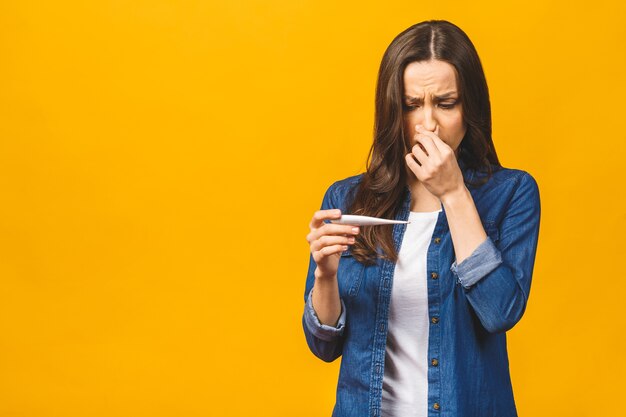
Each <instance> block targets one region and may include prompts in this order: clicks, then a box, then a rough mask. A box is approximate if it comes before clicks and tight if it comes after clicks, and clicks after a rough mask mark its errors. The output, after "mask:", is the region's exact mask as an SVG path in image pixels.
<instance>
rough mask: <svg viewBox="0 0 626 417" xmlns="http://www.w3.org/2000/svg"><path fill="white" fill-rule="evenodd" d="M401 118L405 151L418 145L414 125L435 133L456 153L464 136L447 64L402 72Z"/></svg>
mask: <svg viewBox="0 0 626 417" xmlns="http://www.w3.org/2000/svg"><path fill="white" fill-rule="evenodd" d="M404 95H405V97H404V98H403V108H404V111H403V116H404V131H405V134H406V135H408V137H407V138H405V140H406V141H407V145H409V146H408V149H411V148H412V147H413V146H414V145H415V144H416V143H417V141H416V140H415V139H414V138H413V136H414V135H415V125H417V124H420V125H422V126H423V127H424V128H425V129H428V130H430V131H432V132H435V133H436V134H437V136H439V138H440V139H441V140H443V141H444V142H445V143H446V144H447V145H448V146H450V147H451V148H452V149H453V150H454V152H455V153H457V152H458V147H459V144H460V143H461V140H462V139H463V137H464V136H465V130H466V127H465V124H464V123H463V109H462V108H461V101H460V100H459V89H458V86H457V81H456V69H455V68H454V67H453V66H452V65H450V64H448V63H447V62H443V61H438V60H430V61H419V62H412V63H410V64H409V65H407V67H406V69H405V71H404Z"/></svg>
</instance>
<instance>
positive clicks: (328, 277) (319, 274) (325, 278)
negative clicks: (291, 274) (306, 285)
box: [313, 268, 337, 282]
mask: <svg viewBox="0 0 626 417" xmlns="http://www.w3.org/2000/svg"><path fill="white" fill-rule="evenodd" d="M313 275H314V276H315V280H316V281H321V282H332V281H333V280H335V279H336V278H337V274H332V275H327V274H324V273H322V272H320V270H319V268H316V269H315V273H314V274H313Z"/></svg>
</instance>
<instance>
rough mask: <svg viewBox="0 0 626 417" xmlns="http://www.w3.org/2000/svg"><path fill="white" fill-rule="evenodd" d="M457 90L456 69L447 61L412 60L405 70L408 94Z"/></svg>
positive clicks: (405, 88) (405, 86) (406, 91)
mask: <svg viewBox="0 0 626 417" xmlns="http://www.w3.org/2000/svg"><path fill="white" fill-rule="evenodd" d="M449 91H457V92H458V90H457V82H456V69H455V68H454V67H453V66H452V65H450V64H448V63H447V62H443V61H438V60H431V61H419V62H411V63H410V64H409V65H407V66H406V69H405V70H404V92H405V94H407V95H423V94H424V93H426V94H429V95H430V94H441V93H446V92H449Z"/></svg>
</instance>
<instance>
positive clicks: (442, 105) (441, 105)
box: [439, 101, 458, 110]
mask: <svg viewBox="0 0 626 417" xmlns="http://www.w3.org/2000/svg"><path fill="white" fill-rule="evenodd" d="M457 103H458V102H457V101H452V102H449V103H439V108H440V109H444V110H449V109H452V108H454V106H456V105H457Z"/></svg>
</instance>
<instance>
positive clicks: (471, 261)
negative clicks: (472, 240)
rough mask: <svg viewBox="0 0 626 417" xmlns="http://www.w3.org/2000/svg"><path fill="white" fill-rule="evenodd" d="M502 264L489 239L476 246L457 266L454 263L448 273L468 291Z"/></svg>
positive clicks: (500, 256) (499, 255) (494, 246)
mask: <svg viewBox="0 0 626 417" xmlns="http://www.w3.org/2000/svg"><path fill="white" fill-rule="evenodd" d="M501 263H502V255H501V254H500V251H499V250H498V248H497V247H496V245H495V244H494V243H493V241H492V240H491V238H490V237H489V236H487V239H486V240H485V241H484V242H483V243H481V244H480V245H478V247H477V248H476V249H474V252H472V254H471V255H470V256H469V257H467V258H466V259H464V260H463V262H461V263H460V264H458V265H457V263H456V261H454V263H453V264H452V266H450V271H452V273H453V274H455V275H456V276H457V281H458V282H459V284H461V285H462V286H463V288H466V289H469V288H471V287H472V285H474V284H476V283H477V282H478V281H480V280H481V278H483V277H484V276H486V275H487V274H489V273H490V272H491V271H493V270H494V269H496V268H497V267H498V266H499V265H500V264H501Z"/></svg>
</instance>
